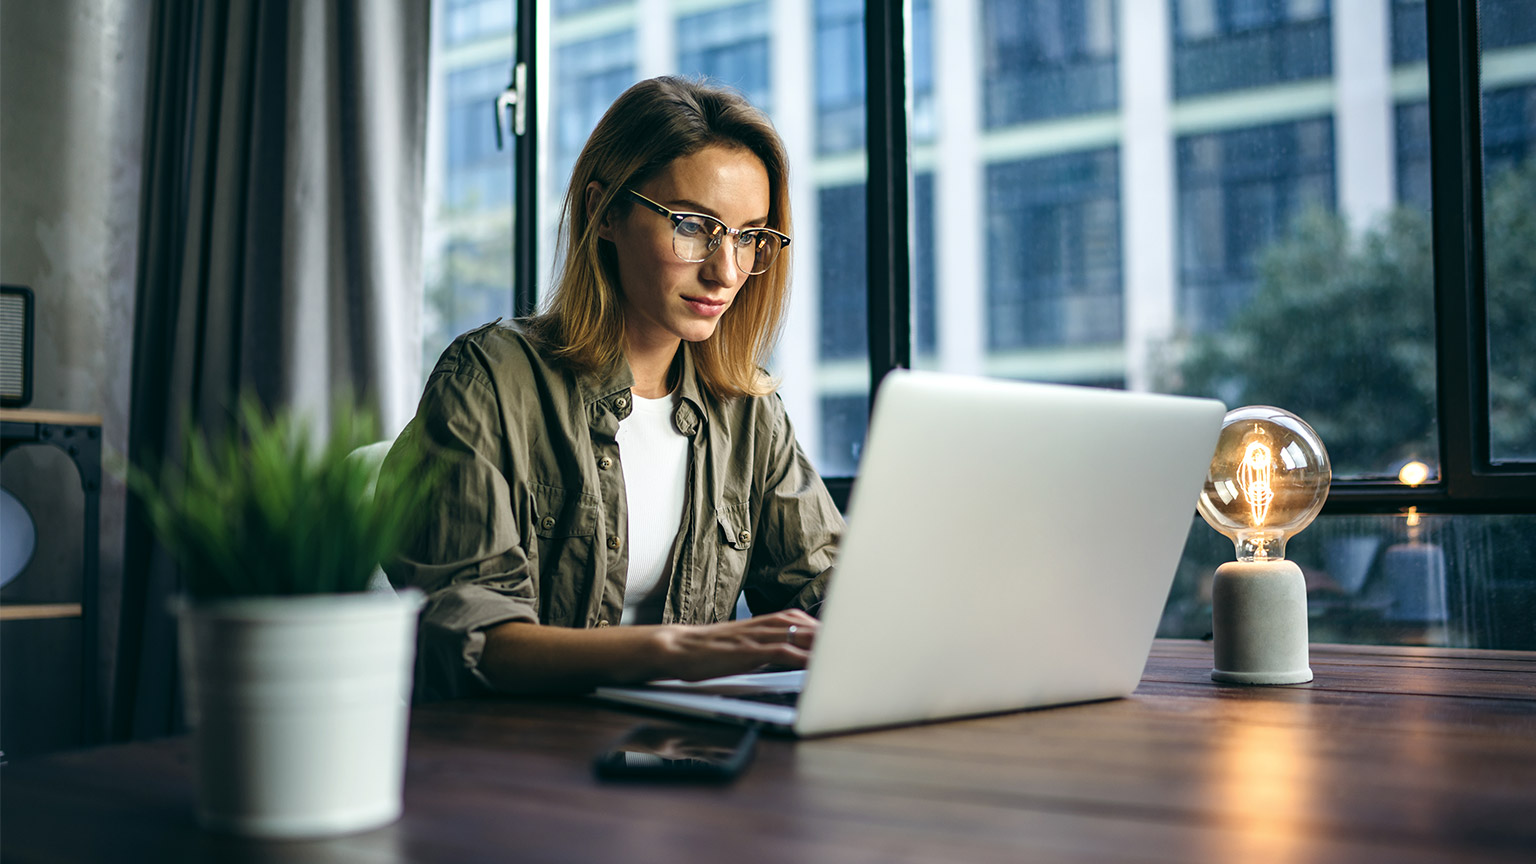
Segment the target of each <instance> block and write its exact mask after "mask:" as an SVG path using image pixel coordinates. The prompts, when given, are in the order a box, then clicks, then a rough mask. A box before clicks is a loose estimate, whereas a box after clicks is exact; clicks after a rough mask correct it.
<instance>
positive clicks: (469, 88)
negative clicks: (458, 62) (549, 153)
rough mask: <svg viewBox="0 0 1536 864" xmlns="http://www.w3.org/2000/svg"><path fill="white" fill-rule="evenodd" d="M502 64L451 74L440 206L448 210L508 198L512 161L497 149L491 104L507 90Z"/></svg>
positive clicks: (502, 202)
mask: <svg viewBox="0 0 1536 864" xmlns="http://www.w3.org/2000/svg"><path fill="white" fill-rule="evenodd" d="M507 77H508V69H507V63H506V62H505V61H501V62H495V63H487V64H485V65H482V66H473V67H470V68H468V69H462V70H459V71H457V72H453V73H450V74H449V75H448V76H447V80H446V81H445V82H444V93H443V95H444V97H445V102H446V103H447V108H448V111H447V128H446V129H445V130H444V133H445V136H446V141H445V143H446V148H445V149H446V155H447V159H446V165H445V166H444V175H445V176H444V186H445V189H444V193H445V194H444V196H443V197H444V201H445V204H446V206H447V208H448V209H449V210H458V211H462V210H487V209H495V208H498V207H505V206H507V205H508V204H509V203H510V201H511V199H512V160H511V156H510V155H509V154H508V153H506V152H499V151H497V149H496V131H495V129H494V128H493V127H492V123H493V122H494V120H493V118H494V113H493V112H492V110H491V105H492V104H493V102H494V101H495V99H496V95H497V94H498V93H500V92H501V91H502V89H503V88H505V87H506V86H507Z"/></svg>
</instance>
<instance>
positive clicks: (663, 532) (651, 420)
mask: <svg viewBox="0 0 1536 864" xmlns="http://www.w3.org/2000/svg"><path fill="white" fill-rule="evenodd" d="M631 396H632V398H633V405H634V408H633V410H631V411H630V413H629V416H628V417H625V418H624V419H623V420H622V421H620V423H619V433H618V435H617V436H616V437H617V438H618V442H619V457H620V458H621V459H622V460H623V464H624V494H625V496H626V497H627V498H628V500H629V574H628V577H627V579H626V581H625V585H624V614H623V615H622V616H621V617H620V618H619V623H620V624H660V623H661V615H662V612H663V610H665V609H666V605H667V587H668V585H669V584H670V583H671V581H672V578H671V577H672V572H671V565H672V547H673V545H674V544H675V543H676V542H677V535H678V532H679V531H680V530H681V528H682V524H683V499H684V498H685V497H686V495H687V484H688V443H689V442H688V436H686V435H684V434H683V433H681V432H679V431H677V428H676V427H674V426H673V425H672V415H673V413H674V412H675V411H676V410H677V395H676V394H673V395H670V396H663V397H662V398H660V399H646V398H643V397H640V396H634V395H633V394H631Z"/></svg>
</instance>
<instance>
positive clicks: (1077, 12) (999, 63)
mask: <svg viewBox="0 0 1536 864" xmlns="http://www.w3.org/2000/svg"><path fill="white" fill-rule="evenodd" d="M982 15H983V16H984V18H983V22H984V23H983V26H982V32H983V34H984V35H983V42H984V45H985V49H986V53H985V71H984V77H985V80H984V82H983V92H984V93H985V94H986V125H987V126H989V127H992V126H1008V125H1011V124H1014V123H1019V122H1022V121H1026V120H1040V119H1044V118H1047V117H1061V116H1065V115H1069V114H1084V113H1088V112H1091V111H1103V110H1107V109H1110V108H1113V107H1114V106H1115V98H1116V93H1117V84H1116V80H1117V78H1116V76H1117V73H1118V69H1117V67H1116V64H1115V17H1114V5H1113V4H1112V3H1111V2H1110V0H986V2H985V4H984V6H983V11H982Z"/></svg>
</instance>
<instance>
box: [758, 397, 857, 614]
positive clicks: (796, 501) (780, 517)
mask: <svg viewBox="0 0 1536 864" xmlns="http://www.w3.org/2000/svg"><path fill="white" fill-rule="evenodd" d="M770 399H771V403H772V405H773V406H774V408H775V409H776V410H775V411H774V412H773V414H772V423H773V429H772V433H771V434H770V435H769V436H768V441H769V446H768V453H767V465H766V470H765V471H764V472H763V474H762V480H761V486H760V488H761V490H762V506H761V508H760V509H759V511H758V516H757V530H756V536H757V542H755V543H754V544H753V547H752V557H751V559H750V561H749V563H748V565H747V578H746V585H745V589H746V591H745V593H746V598H747V606H748V607H749V608H750V609H751V610H752V613H753V614H754V615H756V614H761V613H764V612H773V611H777V610H779V609H804V610H806V611H807V612H810V613H812V614H816V613H817V612H818V611H819V610H820V608H821V601H822V599H823V598H824V597H825V596H826V590H827V583H828V581H829V580H830V579H831V576H832V567H833V564H835V563H836V560H837V546H838V543H839V542H840V541H841V540H842V535H843V516H842V514H841V513H839V512H838V509H837V505H836V504H834V503H833V501H832V496H831V494H830V493H828V492H827V487H826V484H824V483H822V482H821V475H820V474H819V473H817V471H816V468H815V466H813V465H812V464H811V461H810V459H808V458H807V457H806V455H805V451H803V450H802V449H800V444H799V442H798V441H796V440H795V433H794V428H793V427H792V426H791V425H790V422H789V417H788V415H787V414H786V413H785V411H784V406H783V403H782V402H780V401H779V398H778V397H777V396H773V397H770Z"/></svg>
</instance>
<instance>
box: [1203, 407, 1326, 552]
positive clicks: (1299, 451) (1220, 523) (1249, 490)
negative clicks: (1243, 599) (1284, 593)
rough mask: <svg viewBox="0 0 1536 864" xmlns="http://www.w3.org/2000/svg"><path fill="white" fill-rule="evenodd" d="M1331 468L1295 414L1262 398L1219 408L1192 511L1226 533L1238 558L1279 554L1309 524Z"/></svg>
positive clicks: (1320, 503)
mask: <svg viewBox="0 0 1536 864" xmlns="http://www.w3.org/2000/svg"><path fill="white" fill-rule="evenodd" d="M1332 478H1333V472H1332V470H1331V468H1330V467H1329V464H1328V451H1327V450H1325V449H1324V448H1323V442H1322V439H1320V438H1318V436H1317V433H1316V432H1314V431H1313V430H1312V427H1311V426H1308V425H1307V424H1306V422H1304V421H1303V420H1302V419H1301V418H1300V417H1297V416H1296V415H1295V414H1292V413H1291V412H1289V411H1284V410H1282V409H1279V408H1271V407H1269V406H1267V405H1251V406H1248V407H1246V408H1238V409H1235V410H1233V411H1229V412H1228V413H1227V416H1226V419H1225V420H1223V421H1222V427H1221V434H1220V437H1218V439H1217V442H1216V455H1215V457H1214V458H1213V459H1212V460H1211V470H1210V473H1209V474H1208V475H1206V480H1205V489H1204V491H1202V492H1201V494H1200V500H1199V502H1198V508H1199V511H1200V515H1201V516H1203V517H1205V521H1206V522H1208V523H1210V526H1211V527H1212V528H1215V529H1216V530H1217V531H1220V532H1221V533H1222V534H1225V535H1226V536H1227V537H1229V538H1231V540H1232V543H1233V545H1234V547H1236V550H1237V560H1239V561H1270V560H1279V559H1283V558H1284V557H1285V542H1286V541H1287V540H1288V539H1290V538H1291V537H1292V536H1294V535H1295V534H1296V533H1297V532H1298V531H1300V530H1301V529H1303V528H1305V527H1307V525H1309V524H1311V522H1312V519H1313V517H1315V516H1317V512H1318V511H1319V510H1321V509H1322V507H1323V501H1324V500H1326V499H1327V497H1328V485H1329V483H1330V481H1331V480H1332Z"/></svg>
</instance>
